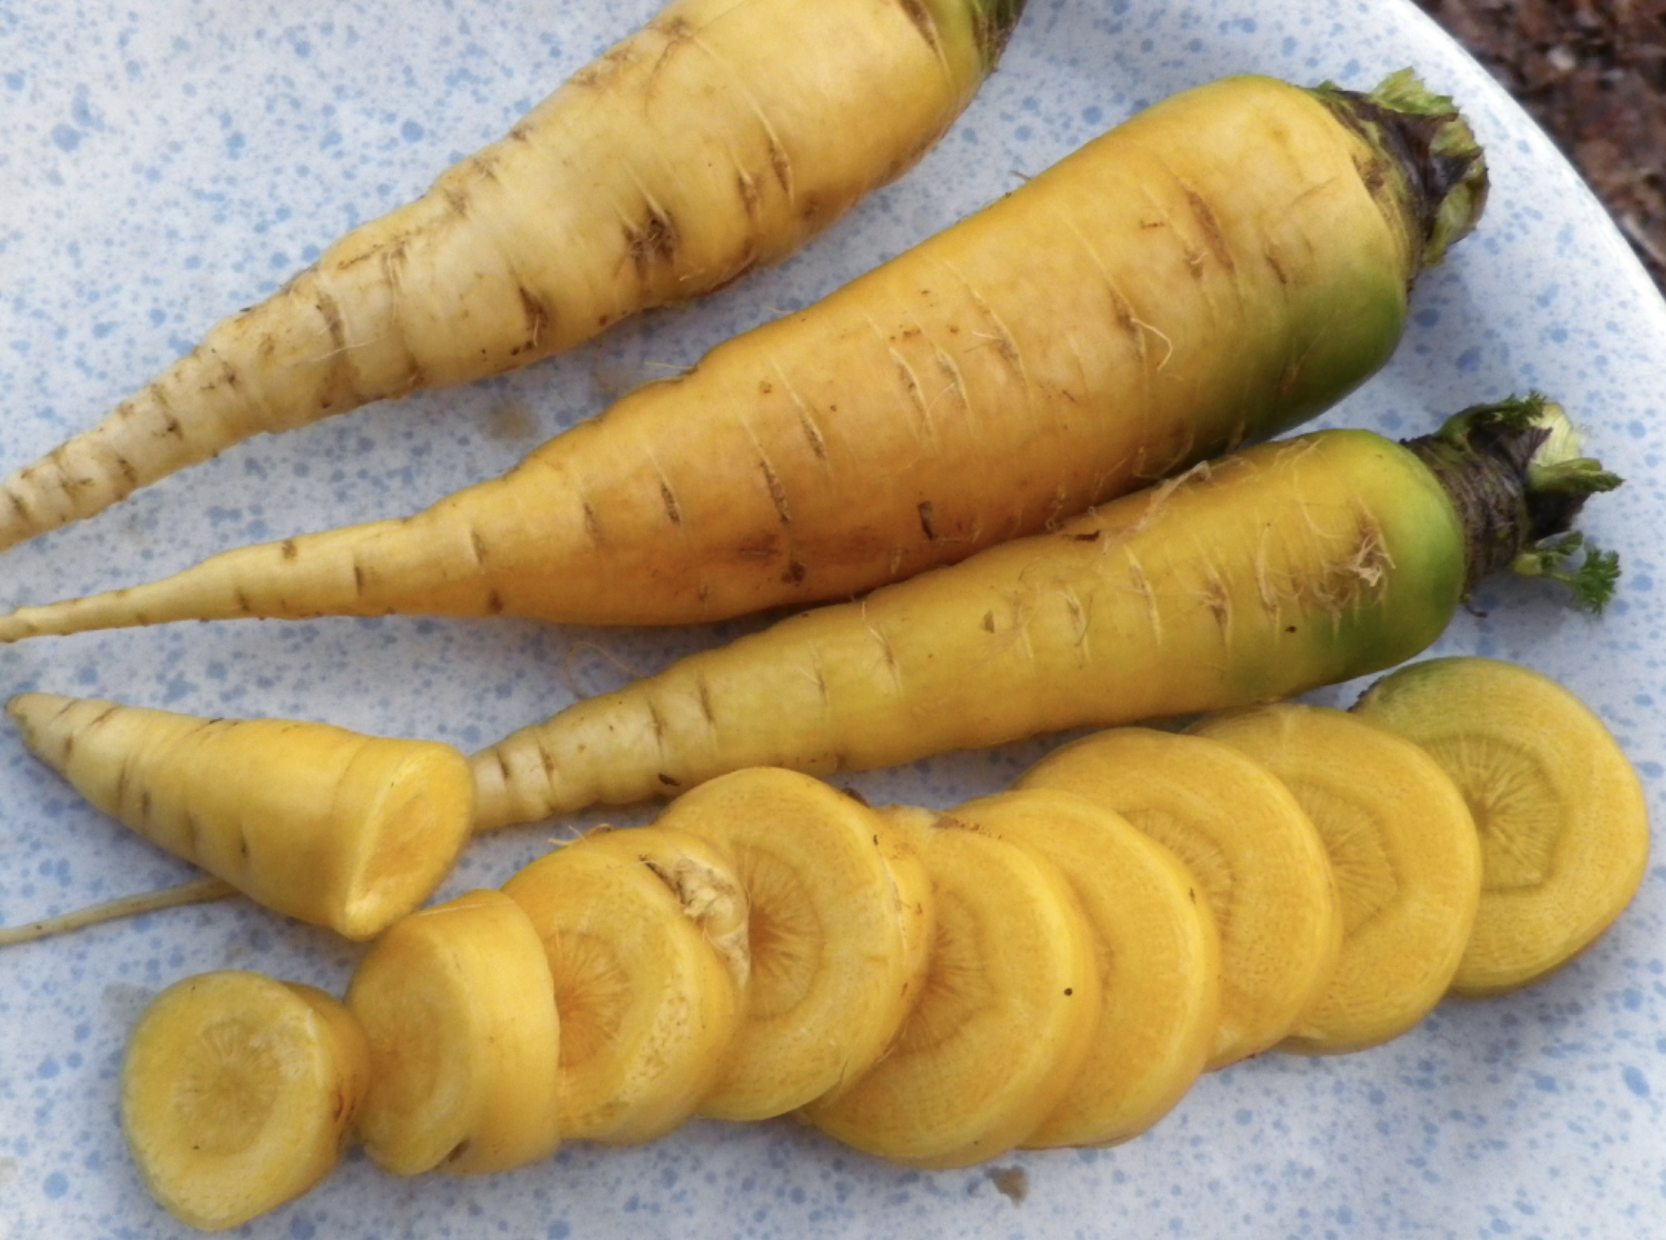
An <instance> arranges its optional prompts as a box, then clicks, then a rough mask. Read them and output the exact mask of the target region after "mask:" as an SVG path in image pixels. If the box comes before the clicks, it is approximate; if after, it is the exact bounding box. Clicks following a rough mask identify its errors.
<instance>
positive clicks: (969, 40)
mask: <svg viewBox="0 0 1666 1240" xmlns="http://www.w3.org/2000/svg"><path fill="white" fill-rule="evenodd" d="M1022 8H1023V0H672V2H671V3H669V4H668V5H667V6H666V7H665V8H664V9H663V10H662V11H661V12H660V13H659V14H658V15H657V16H656V17H655V18H654V19H653V20H652V21H650V22H649V23H648V25H647V26H646V27H645V28H644V29H642V30H641V31H639V32H637V33H636V34H634V35H632V36H631V37H630V38H628V39H626V40H625V41H624V42H622V43H620V44H619V45H618V46H616V47H614V48H612V49H611V50H610V51H608V52H607V53H606V54H605V55H603V56H602V57H601V58H599V59H598V60H596V61H595V62H593V63H592V64H590V65H588V66H587V67H585V68H584V69H581V70H580V71H579V72H578V73H577V74H575V75H574V76H573V77H572V78H571V79H570V80H569V81H568V82H567V83H566V84H565V85H564V86H562V87H561V88H560V89H559V90H557V91H556V92H555V93H554V94H553V95H551V96H550V97H549V98H547V99H546V100H544V101H543V102H542V103H541V104H539V105H538V106H537V107H536V108H535V109H534V110H533V111H532V112H530V113H529V114H528V115H527V116H525V117H524V118H522V120H521V121H519V122H518V123H517V124H516V125H515V127H514V128H513V129H511V130H510V132H509V134H508V135H507V136H506V137H504V138H503V139H502V140H501V141H500V142H498V143H496V144H495V145H493V146H489V147H487V148H486V149H484V150H482V151H479V152H477V153H476V154H474V155H471V156H469V157H468V158H467V159H465V160H463V161H462V162H461V163H459V164H457V165H456V166H455V167H453V168H452V169H450V170H449V171H448V172H446V173H445V174H444V175H443V176H441V177H440V178H439V180H438V181H437V182H436V183H435V184H434V186H433V188H432V189H431V190H430V191H429V192H428V193H427V194H425V195H424V196H423V197H422V198H420V199H418V200H416V201H415V202H412V203H410V204H409V205H407V206H405V207H402V208H400V209H399V210H397V211H394V212H393V213H392V214H390V215H387V216H384V217H382V218H380V219H377V220H374V221H372V222H370V223H368V224H366V225H364V226H363V227H361V228H358V229H356V230H354V231H353V232H351V233H350V234H348V235H347V236H346V237H344V238H343V239H342V240H340V241H339V242H337V243H336V244H335V245H334V246H332V247H331V248H330V249H329V250H328V251H327V252H326V253H325V254H324V255H323V257H321V258H320V259H319V260H318V262H317V263H316V264H314V265H313V266H312V267H309V268H308V269H307V270H305V271H303V272H301V273H300V274H299V275H297V276H296V277H295V278H294V279H292V280H291V281H290V282H289V283H288V284H287V285H285V287H284V288H283V289H282V290H281V291H280V292H278V293H277V294H276V295H275V296H273V297H272V298H271V299H270V300H268V301H266V302H264V303H262V304H261V305H258V306H256V307H254V308H253V309H250V310H246V311H244V312H243V313H241V314H238V315H236V316H234V317H232V318H229V319H226V320H225V321H224V322H222V323H221V324H219V325H218V326H217V327H215V328H214V329H212V330H211V331H210V332H209V334H208V335H207V336H206V337H205V338H204V339H203V340H202V342H201V343H200V344H199V345H198V346H197V347H196V349H195V350H193V351H192V352H191V353H190V354H188V355H187V356H186V357H184V358H182V359H181V360H180V361H179V362H178V363H176V364H175V365H174V366H172V367H170V368H169V369H168V370H167V371H165V372H164V373H163V374H162V375H160V376H158V377H157V378H156V379H155V380H154V381H152V382H151V383H150V384H148V385H147V386H146V387H144V388H143V389H141V390H140V391H139V392H138V393H136V394H135V395H134V396H133V397H131V398H130V399H129V400H127V401H126V402H124V403H123V404H121V405H119V406H118V407H117V408H116V409H115V411H114V412H113V413H112V414H111V415H110V416H109V417H108V418H107V419H106V420H105V421H103V422H102V423H100V424H99V425H98V426H97V427H95V428H94V429H92V430H90V431H88V432H87V433H85V434H82V435H79V436H77V437H75V438H73V439H71V440H69V441H68V442H66V443H65V444H63V445H62V446H60V447H59V448H57V449H56V450H54V451H53V452H52V453H51V454H50V455H49V456H47V457H45V458H43V459H42V460H40V461H38V462H36V463H35V464H33V465H30V466H28V467H27V468H24V469H21V470H19V471H18V472H16V473H14V474H13V475H12V476H11V477H10V478H9V479H7V480H6V481H5V483H4V484H3V486H0V548H4V547H7V546H10V545H12V544H14V543H17V542H21V541H23V540H24V539H27V538H31V537H33V536H35V535H36V534H40V533H42V532H44V531H46V530H50V529H53V528H55V527H57V526H59V525H62V524H64V523H65V522H68V521H74V520H78V519H80V518H83V517H88V516H91V515H93V514H94V513H97V512H99V511H101V510H102V509H104V508H106V507H108V506H109V505H110V504H113V503H115V502H116V501H118V500H120V499H122V498H123V497H125V496H126V495H128V494H129V493H131V492H132V491H133V490H134V489H136V488H138V487H141V486H145V485H147V484H149V483H151V482H154V481H156V480H157V479H159V478H162V477H165V476H166V475H168V474H170V473H172V472H174V471H175V470H178V469H181V468H183V467H185V466H187V465H191V464H194V463H195V462H198V461H202V460H206V459H207V458H208V457H211V456H213V455H215V454H216V453H218V452H220V451H222V450H223V449H225V448H228V447H230V446H231V445H233V444H235V443H238V442H240V441H241V440H243V439H247V438H248V437H250V436H251V435H255V434H258V433H260V432H262V431H281V430H288V429H292V428H294V427H298V426H303V425H306V424H307V423H310V422H314V421H317V420H318V419H320V418H323V417H327V416H329V415H332V414H337V413H343V412H346V411H347V410H349V409H353V408H356V407H358V406H360V405H363V404H366V403H368V402H370V401H376V400H382V399H385V398H388V397H396V396H404V395H406V394H407V393H410V392H414V391H418V390H420V389H423V388H428V387H434V386H438V385H443V384H454V383H466V382H469V381H470V380H474V379H478V378H481V377H483V376H487V375H493V374H497V373H499V372H501V371H505V370H508V369H510V368H512V367H516V366H521V365H525V364H526V363H528V362H532V361H536V360H537V359H539V358H542V357H547V356H548V355H550V354H552V353H554V352H556V351H558V350H561V349H566V348H570V347H572V346H573V345H576V344H579V343H581V342H583V341H585V340H588V339H590V338H591V337H593V336H595V335H596V334H597V333H598V332H600V331H602V330H603V329H604V328H606V327H607V326H609V325H610V324H612V323H615V322H617V321H618V320H619V319H621V318H624V317H626V316H628V315H630V314H634V313H635V312H637V311H639V310H643V309H647V308H649V307H652V306H657V305H663V304H665V303H667V302H672V301H680V300H683V299H686V298H689V297H693V296H695V295H697V294H700V293H705V292H709V291H711V290H713V289H716V288H719V287H721V286H723V285H725V284H727V283H729V282H730V281H732V280H734V279H736V278H737V277H739V276H741V275H743V274H744V273H745V272H747V271H748V270H750V269H751V268H753V267H755V266H757V265H759V264H764V263H772V262H775V261H777V260H779V259H781V258H784V257H785V256H786V255H788V254H790V253H791V252H792V251H794V250H795V249H797V248H798V247H799V246H801V245H802V244H803V243H804V242H805V241H807V240H809V239H810V238H811V237H813V236H815V235H816V234H817V233H819V232H821V231H822V230H823V229H824V228H826V227H827V226H828V225H829V224H830V223H832V222H833V221H834V220H835V219H837V218H838V217H839V216H840V215H841V214H842V213H843V212H844V211H845V209H846V208H848V207H849V206H850V205H851V204H852V203H854V202H855V201H856V200H857V199H858V198H860V197H862V195H864V194H865V193H867V192H868V191H869V190H872V189H874V188H875V187H877V186H879V185H882V184H884V183H885V182H887V181H890V180H892V179H894V178H895V177H897V176H899V175H900V174H901V173H902V172H903V171H904V170H906V169H907V168H909V167H910V166H912V165H913V164H914V162H915V161H916V160H918V159H919V158H920V157H921V156H922V155H923V154H924V153H925V152H926V151H927V150H928V149H929V148H930V147H931V146H932V144H933V143H934V142H935V141H936V140H937V139H938V137H940V136H941V135H942V133H943V132H944V131H945V130H946V129H947V128H948V126H949V124H950V123H951V122H952V121H953V120H954V119H955V117H956V116H958V115H959V113H960V112H961V110H962V109H963V108H964V107H965V106H966V104H967V103H968V102H969V101H970V100H971V98H972V96H973V95H974V94H975V93H976V91H977V89H978V87H979V86H980V85H981V84H982V82H983V79H984V78H985V76H986V75H987V74H988V73H989V72H990V71H991V70H992V69H993V68H994V66H995V62H996V60H997V59H998V58H999V56H1000V53H1001V50H1002V47H1003V46H1004V44H1005V42H1006V38H1007V35H1008V34H1009V33H1010V31H1011V29H1012V27H1013V25H1014V24H1015V23H1016V22H1017V20H1018V17H1019V14H1020V12H1021V10H1022Z"/></svg>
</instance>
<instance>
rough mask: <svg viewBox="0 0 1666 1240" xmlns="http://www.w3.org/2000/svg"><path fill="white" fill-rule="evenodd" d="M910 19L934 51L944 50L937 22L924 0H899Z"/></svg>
mask: <svg viewBox="0 0 1666 1240" xmlns="http://www.w3.org/2000/svg"><path fill="white" fill-rule="evenodd" d="M897 3H898V4H899V5H901V6H902V11H903V12H904V13H905V14H906V15H907V17H908V20H909V21H911V22H913V23H914V28H915V29H916V30H918V31H919V32H920V37H921V38H922V39H924V40H925V41H926V43H927V44H928V45H929V46H930V47H931V50H932V51H933V52H941V51H942V40H941V39H939V38H938V35H937V23H936V22H934V21H933V20H932V19H931V10H930V9H928V8H926V6H925V4H924V3H923V0H897Z"/></svg>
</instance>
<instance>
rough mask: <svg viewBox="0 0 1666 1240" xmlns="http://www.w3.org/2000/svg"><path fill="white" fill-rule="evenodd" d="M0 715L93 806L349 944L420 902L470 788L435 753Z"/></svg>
mask: <svg viewBox="0 0 1666 1240" xmlns="http://www.w3.org/2000/svg"><path fill="white" fill-rule="evenodd" d="M6 713H7V714H9V715H10V716H11V717H12V719H13V720H14V721H15V722H16V723H17V724H18V725H19V727H20V728H21V729H22V732H23V742H24V744H25V745H27V746H28V747H29V749H30V751H31V752H33V753H34V754H36V755H37V756H38V757H40V758H41V759H42V760H43V761H45V762H46V763H47V764H48V765H50V766H51V767H52V768H53V769H54V770H56V771H57V772H58V773H59V774H61V775H62V776H63V777H64V778H65V779H67V780H69V782H70V783H71V784H72V785H74V787H75V788H76V789H77V791H79V792H80V793H81V794H82V795H83V796H84V797H86V798H87V800H88V801H90V802H91V803H92V804H93V805H95V806H96V807H97V808H99V809H101V810H103V811H104V812H105V813H107V814H109V815H111V816H112V817H114V818H116V819H118V820H120V821H121V822H122V823H124V824H125V825H127V826H128V827H130V828H132V829H133V830H134V831H136V832H137V833H138V834H140V835H142V836H144V837H145V838H146V839H148V840H150V841H151V842H152V843H154V844H157V845H159V846H161V847H162V848H165V849H167V850H168V851H169V852H171V853H173V854H174V855H175V856H178V857H183V858H184V859H185V860H187V861H190V862H193V863H194V864H196V865H200V866H202V867H203V868H204V869H205V870H208V871H209V872H210V873H212V874H215V875H218V876H219V877H220V878H223V879H225V880H226V881H227V882H230V883H232V884H233V885H234V886H236V887H237V888H238V889H239V890H241V891H243V892H245V893H247V894H248V895H249V896H251V897H253V898H254V899H255V900H258V901H259V902H260V903H262V904H264V905H266V906H267V907H269V908H274V909H276V910H278V911H279V912H281V913H287V914H289V915H290V916H292V917H298V918H300V919H302V920H303V921H310V922H314V923H316V924H319V925H323V926H328V927H330V928H331V929H333V930H336V931H338V932H339V933H341V934H343V935H346V936H347V937H349V938H355V939H365V938H370V937H372V936H374V935H376V934H378V933H380V932H381V931H382V930H383V929H384V928H386V927H387V926H388V925H389V924H390V923H392V922H393V921H395V920H397V919H398V918H400V917H402V916H404V915H405V914H406V913H408V912H410V911H411V910H412V909H413V908H415V907H416V906H417V905H418V904H420V903H421V902H422V901H423V900H425V899H427V898H428V896H429V895H430V894H431V893H432V892H433V890H434V889H435V888H436V887H437V886H439V883H440V881H441V880H442V879H443V878H444V877H445V876H446V874H447V873H448V872H449V871H450V869H451V866H452V863H453V862H454V861H455V860H456V858H457V854H458V852H459V851H460V850H461V849H462V846H463V844H464V842H465V841H466V840H467V839H468V834H469V830H470V825H471V811H472V807H473V794H474V788H473V781H472V779H471V778H470V775H469V769H468V764H467V763H466V761H465V760H464V758H463V756H462V755H461V754H460V753H458V752H457V751H456V750H455V749H452V748H451V747H450V746H448V745H442V744H438V743H436V742H432V741H406V740H391V739H385V738H382V737H370V736H361V735H359V734H358V733H355V732H349V731H346V730H345V729H342V728H335V727H330V726H328V725H325V724H318V723H301V722H291V721H285V720H273V719H261V720H247V721H238V720H229V719H201V718H197V717H196V716H193V715H181V714H175V713H174V712H172V711H163V710H147V709H141V708H139V707H132V706H121V705H118V704H117V703H114V702H107V701H103V700H100V699H89V698H69V697H60V696H58V695H55V694H48V693H25V694H21V695H19V696H17V697H14V698H13V699H12V700H11V701H10V702H9V703H7V705H6ZM134 911H138V910H134Z"/></svg>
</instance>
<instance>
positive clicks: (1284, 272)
mask: <svg viewBox="0 0 1666 1240" xmlns="http://www.w3.org/2000/svg"><path fill="white" fill-rule="evenodd" d="M1261 257H1262V258H1264V259H1265V260H1266V261H1267V266H1268V267H1270V268H1272V271H1273V275H1275V276H1277V277H1278V282H1279V283H1280V284H1284V285H1288V284H1289V283H1290V269H1289V268H1288V267H1286V266H1285V265H1284V260H1283V259H1281V258H1279V256H1278V254H1277V253H1276V252H1275V251H1274V250H1273V247H1272V246H1270V245H1269V246H1266V247H1264V248H1263V249H1262V251H1261Z"/></svg>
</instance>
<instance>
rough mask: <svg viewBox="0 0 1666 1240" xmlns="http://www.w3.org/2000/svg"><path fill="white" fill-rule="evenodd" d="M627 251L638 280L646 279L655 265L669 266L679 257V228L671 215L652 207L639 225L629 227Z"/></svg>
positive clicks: (626, 228)
mask: <svg viewBox="0 0 1666 1240" xmlns="http://www.w3.org/2000/svg"><path fill="white" fill-rule="evenodd" d="M624 232H625V250H626V252H627V253H628V254H629V255H630V259H631V263H632V265H633V266H634V267H635V268H636V274H637V277H638V278H639V279H644V280H645V279H647V278H648V276H649V275H650V274H651V272H652V271H653V268H654V265H655V264H656V263H661V262H663V263H670V262H671V261H672V260H673V259H674V258H675V257H676V255H677V245H678V237H677V225H676V221H675V220H673V219H672V218H671V216H670V215H669V214H667V213H666V212H664V211H661V210H660V209H659V208H658V207H655V206H654V205H653V204H652V203H650V204H649V205H648V212H647V215H646V216H645V217H644V219H643V221H642V223H641V224H639V225H635V226H632V225H630V224H626V225H625V226H624Z"/></svg>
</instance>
